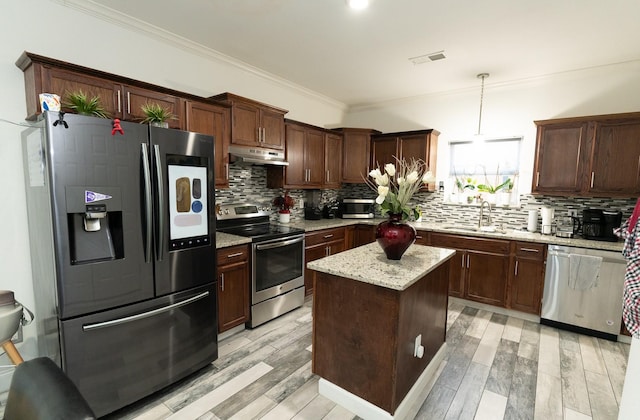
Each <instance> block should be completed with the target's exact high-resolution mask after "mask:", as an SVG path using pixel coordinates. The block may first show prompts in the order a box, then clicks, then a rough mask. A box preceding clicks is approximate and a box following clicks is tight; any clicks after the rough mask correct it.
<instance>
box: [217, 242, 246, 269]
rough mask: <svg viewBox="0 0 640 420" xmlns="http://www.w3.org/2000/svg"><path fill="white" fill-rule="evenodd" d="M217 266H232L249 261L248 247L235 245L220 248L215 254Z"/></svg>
mask: <svg viewBox="0 0 640 420" xmlns="http://www.w3.org/2000/svg"><path fill="white" fill-rule="evenodd" d="M216 255H217V263H218V265H219V266H220V265H226V264H233V263H235V262H240V261H247V260H248V259H249V246H248V245H237V246H230V247H228V248H220V249H218V251H217V252H216Z"/></svg>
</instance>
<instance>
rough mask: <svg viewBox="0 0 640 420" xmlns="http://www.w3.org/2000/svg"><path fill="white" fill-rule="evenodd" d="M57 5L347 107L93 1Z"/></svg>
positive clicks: (64, 1) (60, 0)
mask: <svg viewBox="0 0 640 420" xmlns="http://www.w3.org/2000/svg"><path fill="white" fill-rule="evenodd" d="M50 1H52V2H54V3H57V4H60V5H61V6H63V7H68V8H71V9H75V10H77V11H79V12H81V13H84V14H87V15H90V16H93V17H95V18H97V19H100V20H103V21H105V22H109V23H111V24H114V25H117V26H120V27H122V28H125V29H127V30H130V31H134V32H138V33H141V34H143V35H146V36H149V37H151V38H154V39H156V40H158V41H160V42H164V43H166V44H170V45H172V46H174V47H176V48H179V49H181V50H183V51H187V52H190V53H192V54H196V55H199V56H201V57H204V58H206V59H209V60H212V61H218V62H221V63H224V64H226V65H230V66H232V67H235V68H237V69H238V70H241V71H244V72H247V73H250V74H252V75H254V76H256V77H258V78H261V79H263V80H266V81H269V82H270V83H274V84H276V85H280V86H282V87H284V88H286V89H290V90H293V91H295V92H297V93H300V94H302V95H304V96H307V97H310V98H312V99H314V100H318V101H321V102H324V103H326V104H328V105H330V106H333V107H336V108H338V109H340V110H342V111H343V112H345V111H346V110H347V109H348V107H347V105H346V104H345V103H343V102H340V101H338V100H335V99H333V98H330V97H328V96H326V95H323V94H321V93H318V92H316V91H314V90H311V89H308V88H305V87H304V86H301V85H298V84H296V83H293V82H291V81H289V80H287V79H284V78H282V77H279V76H276V75H275V74H272V73H269V72H267V71H264V70H262V69H260V68H258V67H255V66H252V65H251V64H248V63H246V62H244V61H241V60H238V59H236V58H233V57H231V56H228V55H226V54H223V53H221V52H219V51H216V50H214V49H212V48H208V47H205V46H204V45H202V44H199V43H197V42H194V41H191V40H189V39H187V38H184V37H182V36H180V35H177V34H174V33H172V32H169V31H167V30H165V29H162V28H160V27H157V26H154V25H151V24H149V23H148V22H145V21H142V20H140V19H136V18H134V17H132V16H129V15H126V14H124V13H121V12H119V11H117V10H114V9H111V8H109V7H106V6H103V5H101V4H98V3H95V2H94V1H92V0H50Z"/></svg>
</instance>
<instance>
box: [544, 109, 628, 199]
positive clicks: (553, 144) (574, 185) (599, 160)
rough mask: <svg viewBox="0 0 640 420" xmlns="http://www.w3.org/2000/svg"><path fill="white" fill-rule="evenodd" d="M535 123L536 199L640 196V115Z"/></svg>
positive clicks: (577, 118)
mask: <svg viewBox="0 0 640 420" xmlns="http://www.w3.org/2000/svg"><path fill="white" fill-rule="evenodd" d="M535 123H536V125H537V127H538V129H537V139H536V154H535V161H534V177H533V184H532V192H533V193H534V194H546V195H562V196H566V195H574V196H586V197H637V196H638V195H639V194H640V113H628V114H612V115H599V116H591V117H576V118H565V119H556V120H546V121H536V122H535Z"/></svg>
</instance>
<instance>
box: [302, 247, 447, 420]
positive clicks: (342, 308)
mask: <svg viewBox="0 0 640 420" xmlns="http://www.w3.org/2000/svg"><path fill="white" fill-rule="evenodd" d="M452 253H453V252H452V251H451V250H447V249H442V248H432V247H428V246H420V245H413V246H411V247H410V248H409V249H408V250H407V252H406V253H405V254H404V255H403V257H402V259H401V260H399V261H390V260H387V259H386V257H385V255H384V253H383V251H382V249H381V248H380V247H379V246H378V244H369V245H365V246H361V247H358V248H354V249H352V250H349V251H345V252H343V253H340V254H337V255H333V256H330V257H327V258H323V259H320V260H317V261H314V262H312V263H309V265H310V266H311V269H313V270H316V271H317V276H316V277H315V294H314V298H313V338H312V340H313V344H312V345H313V352H312V354H313V360H312V371H313V373H315V374H317V375H318V376H319V377H320V380H319V383H318V391H319V393H320V395H323V396H325V397H327V398H329V399H331V400H333V401H336V402H338V403H340V404H342V405H346V406H348V407H349V410H350V411H352V412H353V413H354V414H356V415H357V416H358V417H359V418H414V417H415V415H416V412H417V410H418V408H419V407H420V406H421V405H422V398H424V394H422V393H421V392H420V391H419V390H422V389H424V387H425V386H426V385H427V384H428V383H429V382H430V381H432V380H433V377H434V375H435V372H436V371H437V367H438V366H439V365H440V363H441V361H442V360H443V359H444V354H445V352H446V351H445V348H446V343H445V338H446V323H447V301H448V298H447V280H448V270H449V267H450V265H449V263H448V259H449V258H450V257H451V254H452ZM380 410H383V411H384V412H385V413H382V412H380ZM374 413H375V415H374ZM392 416H393V417H392Z"/></svg>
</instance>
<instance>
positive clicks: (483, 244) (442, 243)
mask: <svg viewBox="0 0 640 420" xmlns="http://www.w3.org/2000/svg"><path fill="white" fill-rule="evenodd" d="M430 242H431V246H436V247H443V248H455V249H465V250H467V249H468V250H473V251H484V252H491V253H496V254H503V255H507V254H509V241H506V240H502V239H488V238H476V237H471V236H459V235H448V234H446V233H436V232H431V240H430Z"/></svg>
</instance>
